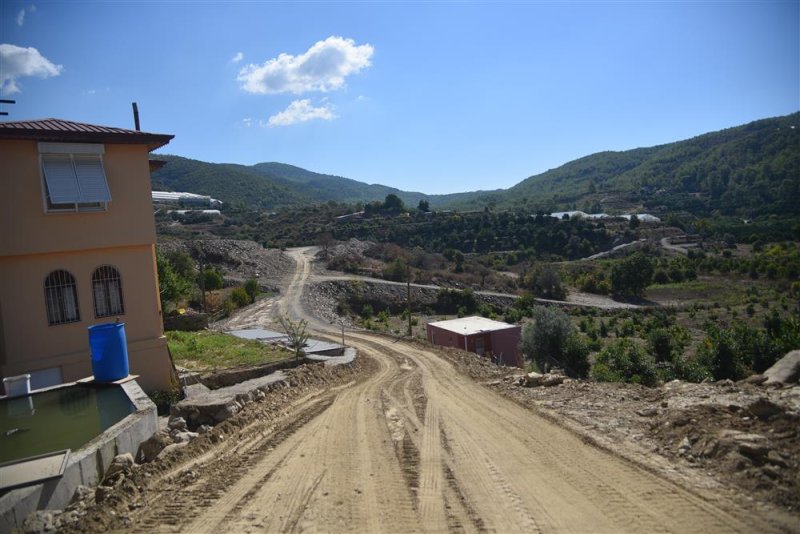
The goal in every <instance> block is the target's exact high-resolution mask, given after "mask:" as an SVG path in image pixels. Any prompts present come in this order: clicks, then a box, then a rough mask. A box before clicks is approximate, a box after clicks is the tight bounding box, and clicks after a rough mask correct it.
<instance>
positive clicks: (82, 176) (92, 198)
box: [74, 156, 111, 202]
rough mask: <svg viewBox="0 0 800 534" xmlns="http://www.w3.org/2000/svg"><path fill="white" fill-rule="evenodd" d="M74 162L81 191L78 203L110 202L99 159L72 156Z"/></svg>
mask: <svg viewBox="0 0 800 534" xmlns="http://www.w3.org/2000/svg"><path fill="white" fill-rule="evenodd" d="M74 161H75V173H76V174H77V176H78V184H79V186H80V191H81V193H80V200H79V202H110V201H111V192H110V191H109V190H108V183H107V182H106V174H105V172H103V163H102V161H101V160H100V158H99V157H94V156H90V157H83V156H74Z"/></svg>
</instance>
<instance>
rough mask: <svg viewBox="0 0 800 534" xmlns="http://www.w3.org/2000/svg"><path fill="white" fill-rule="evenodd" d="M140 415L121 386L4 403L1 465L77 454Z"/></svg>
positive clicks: (80, 387)
mask: <svg viewBox="0 0 800 534" xmlns="http://www.w3.org/2000/svg"><path fill="white" fill-rule="evenodd" d="M135 410H136V408H135V407H134V405H133V404H132V403H131V401H130V399H129V398H128V395H127V394H126V393H125V391H123V389H122V388H121V387H119V386H104V387H97V386H89V385H75V386H69V387H65V388H59V389H54V390H51V391H44V392H42V393H34V394H33V395H29V396H27V397H16V398H13V399H3V400H0V463H3V462H8V461H11V460H19V459H21V458H27V457H29V456H35V455H37V454H44V453H47V452H52V451H57V450H60V449H72V450H73V451H75V450H77V449H80V448H81V447H82V446H84V445H85V444H87V443H88V442H90V441H91V440H93V439H94V438H95V437H97V436H99V435H100V434H102V433H103V432H104V431H106V430H107V429H108V428H110V427H111V426H113V425H114V424H115V423H117V422H118V421H121V420H122V419H124V418H125V417H127V416H128V415H130V414H131V413H133V412H134V411H135Z"/></svg>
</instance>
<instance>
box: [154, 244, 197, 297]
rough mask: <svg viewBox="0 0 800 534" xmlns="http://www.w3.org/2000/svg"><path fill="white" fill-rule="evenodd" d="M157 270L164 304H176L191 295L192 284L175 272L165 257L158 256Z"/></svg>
mask: <svg viewBox="0 0 800 534" xmlns="http://www.w3.org/2000/svg"><path fill="white" fill-rule="evenodd" d="M156 268H157V271H158V289H159V294H160V295H161V300H162V302H163V301H166V302H171V303H175V302H177V301H178V300H180V299H181V298H183V297H185V296H186V295H187V294H188V293H189V289H190V287H191V283H190V282H189V281H188V280H187V279H185V278H183V277H181V276H179V275H178V273H176V272H175V269H174V267H173V266H172V263H170V261H169V260H168V259H167V258H166V257H165V256H164V255H162V254H157V255H156Z"/></svg>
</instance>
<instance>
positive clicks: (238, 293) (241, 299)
mask: <svg viewBox="0 0 800 534" xmlns="http://www.w3.org/2000/svg"><path fill="white" fill-rule="evenodd" d="M230 299H231V301H232V302H233V304H234V305H235V306H236V307H237V308H242V307H244V306H247V305H248V304H250V296H249V295H248V294H247V291H245V290H244V288H243V287H237V288H234V290H233V291H232V292H231V296H230Z"/></svg>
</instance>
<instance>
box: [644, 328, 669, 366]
mask: <svg viewBox="0 0 800 534" xmlns="http://www.w3.org/2000/svg"><path fill="white" fill-rule="evenodd" d="M647 351H648V352H649V353H650V354H651V355H652V356H653V357H654V358H655V360H656V362H658V363H664V362H672V356H673V351H674V347H673V345H672V335H671V334H670V331H669V330H667V329H666V328H656V329H655V330H651V331H650V332H649V333H648V334H647Z"/></svg>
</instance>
